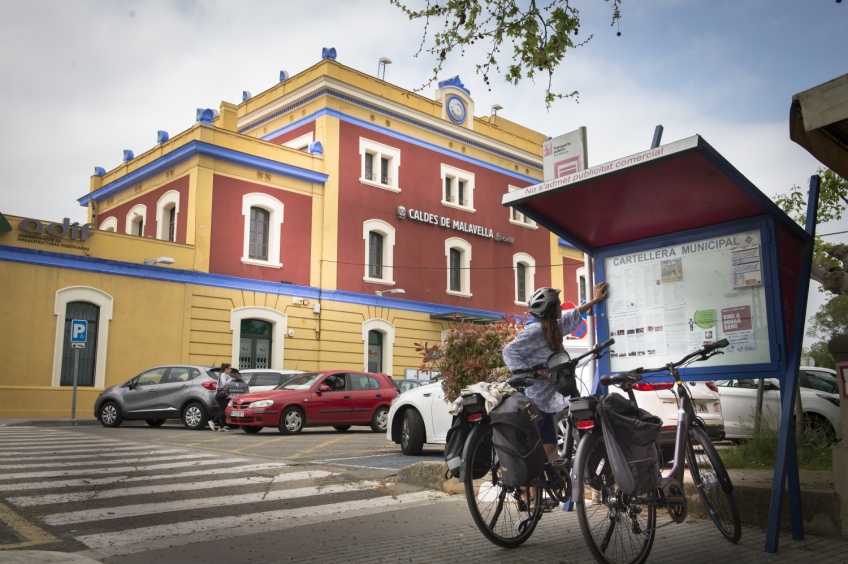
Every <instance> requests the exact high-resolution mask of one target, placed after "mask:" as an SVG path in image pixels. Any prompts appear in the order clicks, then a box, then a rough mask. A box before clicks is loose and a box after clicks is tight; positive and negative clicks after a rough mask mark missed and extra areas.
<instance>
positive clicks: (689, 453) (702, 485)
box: [686, 425, 742, 542]
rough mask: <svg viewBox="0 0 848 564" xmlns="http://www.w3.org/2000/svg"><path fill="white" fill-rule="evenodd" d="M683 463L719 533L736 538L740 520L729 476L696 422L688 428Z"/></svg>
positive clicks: (738, 537)
mask: <svg viewBox="0 0 848 564" xmlns="http://www.w3.org/2000/svg"><path fill="white" fill-rule="evenodd" d="M686 463H687V464H688V465H689V472H691V474H692V480H693V481H694V482H695V487H696V488H697V489H698V493H699V494H700V495H701V501H703V502H704V506H705V507H706V508H707V513H709V515H710V518H712V520H713V523H715V526H716V527H718V530H719V531H721V534H722V535H724V537H725V538H726V539H727V540H729V541H730V542H739V539H740V538H741V537H742V524H741V522H740V521H739V509H738V508H737V507H736V500H735V499H734V498H733V485H732V484H731V483H730V476H728V474H727V470H726V469H725V467H724V463H722V461H721V458H719V456H718V452H716V449H715V447H714V446H713V443H711V442H710V439H709V437H707V433H706V431H704V430H703V429H702V428H701V427H699V426H697V425H693V426H692V427H690V428H689V440H688V441H687V442H686Z"/></svg>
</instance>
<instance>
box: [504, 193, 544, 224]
mask: <svg viewBox="0 0 848 564" xmlns="http://www.w3.org/2000/svg"><path fill="white" fill-rule="evenodd" d="M508 189H509V191H510V192H515V191H516V190H521V188H519V187H518V186H508ZM509 222H510V223H514V224H515V225H520V226H522V227H530V228H532V229H538V227H537V226H536V222H535V221H533V220H532V219H530V218H528V217H526V216H525V215H524V214H523V213H521V212H520V211H518V210H517V209H515V208H509Z"/></svg>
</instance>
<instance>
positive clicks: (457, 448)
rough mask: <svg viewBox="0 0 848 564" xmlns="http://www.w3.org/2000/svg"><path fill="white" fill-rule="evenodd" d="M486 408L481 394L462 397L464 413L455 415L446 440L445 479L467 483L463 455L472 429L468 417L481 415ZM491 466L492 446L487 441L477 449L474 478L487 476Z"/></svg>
mask: <svg viewBox="0 0 848 564" xmlns="http://www.w3.org/2000/svg"><path fill="white" fill-rule="evenodd" d="M484 408H485V400H484V399H483V396H481V395H480V394H470V395H467V396H462V411H460V412H459V415H454V417H453V423H452V424H451V427H450V429H448V433H447V436H446V440H445V463H446V464H447V465H448V471H447V473H446V474H445V478H458V479H459V480H460V481H461V482H464V481H465V464H464V461H463V458H462V455H463V451H464V450H465V441H466V440H467V439H468V435H469V434H470V433H471V429H472V426H471V423H470V422H469V421H468V416H469V415H472V416H473V415H476V414H480V413H482V412H483V409H484ZM491 464H492V444H491V441H489V440H486V441H483V443H481V444H480V445H479V446H478V447H477V456H475V457H474V471H473V472H472V476H473V478H474V479H475V480H477V479H479V478H482V477H483V476H485V475H486V473H487V472H488V471H489V467H490V466H491Z"/></svg>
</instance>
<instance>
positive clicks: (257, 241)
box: [247, 208, 271, 260]
mask: <svg viewBox="0 0 848 564" xmlns="http://www.w3.org/2000/svg"><path fill="white" fill-rule="evenodd" d="M270 220H271V214H270V213H268V211H266V210H263V209H262V208H250V245H249V247H248V251H247V256H248V257H249V258H252V259H259V260H268V228H269V225H270Z"/></svg>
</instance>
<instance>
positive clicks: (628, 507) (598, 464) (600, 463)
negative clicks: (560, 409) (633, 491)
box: [572, 428, 657, 564]
mask: <svg viewBox="0 0 848 564" xmlns="http://www.w3.org/2000/svg"><path fill="white" fill-rule="evenodd" d="M574 468H575V484H574V494H573V496H572V498H573V499H574V504H575V505H576V508H577V521H578V522H579V523H580V532H581V533H583V538H584V540H585V541H586V544H587V545H588V546H589V550H590V551H591V552H592V555H593V556H594V557H595V560H597V561H598V562H608V563H610V564H641V563H642V562H645V561H646V560H647V559H648V555H649V554H650V553H651V547H652V546H653V544H654V529H655V527H656V517H657V510H656V506H655V504H654V503H650V501H651V500H649V498H648V497H645V496H643V497H636V496H628V495H626V494H624V493H622V492H621V491H620V490H619V488H618V485H617V484H616V482H615V477H614V476H613V474H612V467H611V465H610V464H609V460H608V459H607V449H606V444H605V443H604V434H603V433H602V432H601V430H600V429H599V428H598V429H596V431H595V432H593V433H592V434H591V435H589V436H587V437H584V438H583V439H582V440H581V441H580V446H578V447H577V455H576V456H575V458H574Z"/></svg>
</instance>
